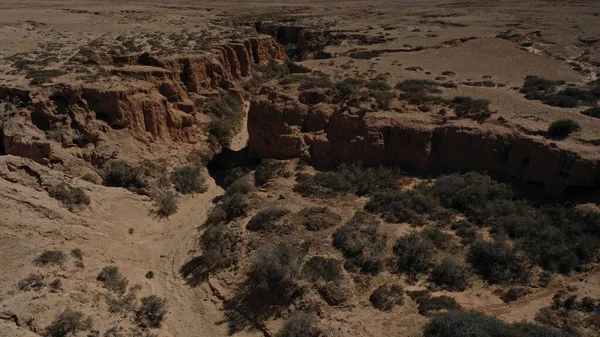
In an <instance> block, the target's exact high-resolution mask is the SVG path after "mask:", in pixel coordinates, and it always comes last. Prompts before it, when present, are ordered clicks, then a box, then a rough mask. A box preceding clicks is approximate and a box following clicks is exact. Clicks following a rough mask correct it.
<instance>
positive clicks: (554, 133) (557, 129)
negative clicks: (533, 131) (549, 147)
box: [546, 119, 581, 140]
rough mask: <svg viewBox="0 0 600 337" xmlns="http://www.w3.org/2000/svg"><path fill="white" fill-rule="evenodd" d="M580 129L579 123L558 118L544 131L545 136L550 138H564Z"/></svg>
mask: <svg viewBox="0 0 600 337" xmlns="http://www.w3.org/2000/svg"><path fill="white" fill-rule="evenodd" d="M580 129H581V126H580V125H579V123H577V122H576V121H574V120H572V119H559V120H556V121H554V122H552V123H551V124H550V126H549V127H548V130H547V131H546V138H550V139H557V140H560V139H565V138H567V137H568V136H569V135H570V134H571V133H573V132H577V131H579V130H580Z"/></svg>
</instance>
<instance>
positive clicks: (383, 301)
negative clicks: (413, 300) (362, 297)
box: [369, 285, 404, 311]
mask: <svg viewBox="0 0 600 337" xmlns="http://www.w3.org/2000/svg"><path fill="white" fill-rule="evenodd" d="M369 302H371V304H372V305H373V307H375V308H376V309H379V310H381V311H392V309H393V308H394V307H395V306H396V305H402V304H403V303H404V289H403V288H402V287H401V286H399V285H392V286H388V285H382V286H380V287H379V288H377V289H375V291H373V293H371V296H370V297H369Z"/></svg>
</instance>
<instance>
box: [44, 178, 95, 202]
mask: <svg viewBox="0 0 600 337" xmlns="http://www.w3.org/2000/svg"><path fill="white" fill-rule="evenodd" d="M48 194H49V195H50V196H51V197H52V198H54V199H56V200H58V201H60V202H61V203H62V204H63V205H65V206H67V207H69V208H72V207H74V206H76V205H89V204H90V197H88V196H87V194H85V192H84V191H83V189H81V188H80V187H73V186H70V185H69V184H67V183H60V184H58V185H55V186H52V187H50V188H48Z"/></svg>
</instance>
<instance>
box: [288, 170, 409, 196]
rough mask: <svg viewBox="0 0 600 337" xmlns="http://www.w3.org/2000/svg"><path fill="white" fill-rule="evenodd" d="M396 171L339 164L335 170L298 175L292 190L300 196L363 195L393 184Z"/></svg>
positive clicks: (396, 177) (395, 179)
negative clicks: (310, 174) (311, 174)
mask: <svg viewBox="0 0 600 337" xmlns="http://www.w3.org/2000/svg"><path fill="white" fill-rule="evenodd" d="M397 180H398V173H397V172H396V171H395V170H394V169H389V168H385V167H367V168H365V167H364V166H362V165H360V164H353V165H341V166H340V167H339V168H338V169H337V170H336V171H326V172H317V173H316V174H315V175H313V176H299V177H298V183H297V184H296V186H294V191H295V192H297V193H300V194H301V195H302V196H322V197H327V196H335V195H338V194H345V193H356V194H357V195H365V194H370V193H373V192H374V191H377V190H380V189H387V188H390V187H391V186H394V185H395V184H396V183H397Z"/></svg>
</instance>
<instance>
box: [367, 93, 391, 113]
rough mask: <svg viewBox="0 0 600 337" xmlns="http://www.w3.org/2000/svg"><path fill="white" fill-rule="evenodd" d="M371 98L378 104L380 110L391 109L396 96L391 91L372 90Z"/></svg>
mask: <svg viewBox="0 0 600 337" xmlns="http://www.w3.org/2000/svg"><path fill="white" fill-rule="evenodd" d="M369 96H370V97H372V98H373V99H374V100H375V102H376V103H377V108H379V109H389V108H390V106H391V103H392V101H393V100H394V98H395V97H396V95H395V94H394V93H393V92H391V91H384V90H371V91H370V92H369Z"/></svg>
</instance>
